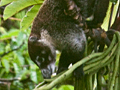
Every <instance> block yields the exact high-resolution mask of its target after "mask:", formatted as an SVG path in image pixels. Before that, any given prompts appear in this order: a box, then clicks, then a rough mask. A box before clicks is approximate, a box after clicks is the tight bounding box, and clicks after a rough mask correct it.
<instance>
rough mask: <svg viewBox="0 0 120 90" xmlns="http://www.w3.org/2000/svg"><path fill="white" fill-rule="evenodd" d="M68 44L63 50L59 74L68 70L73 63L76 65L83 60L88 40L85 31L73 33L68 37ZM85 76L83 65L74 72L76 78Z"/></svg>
mask: <svg viewBox="0 0 120 90" xmlns="http://www.w3.org/2000/svg"><path fill="white" fill-rule="evenodd" d="M66 37H67V38H66V41H67V42H66V44H65V48H63V50H62V53H61V56H60V60H59V65H58V71H57V73H60V72H62V71H64V70H66V69H68V66H69V65H70V64H71V63H72V64H75V63H76V62H78V61H79V60H81V59H82V58H83V54H84V51H85V45H86V38H85V35H84V33H83V31H81V30H79V32H75V33H72V34H70V35H67V36H66ZM83 75H84V72H83V65H82V66H80V67H78V68H77V69H76V70H75V71H74V76H75V77H76V78H80V77H82V76H83Z"/></svg>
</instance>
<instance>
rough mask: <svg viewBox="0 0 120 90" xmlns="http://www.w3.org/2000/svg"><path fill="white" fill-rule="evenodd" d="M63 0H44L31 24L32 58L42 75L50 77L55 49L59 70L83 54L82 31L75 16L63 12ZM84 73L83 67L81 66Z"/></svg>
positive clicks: (30, 43) (83, 36) (29, 46)
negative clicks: (58, 53) (58, 57)
mask: <svg viewBox="0 0 120 90" xmlns="http://www.w3.org/2000/svg"><path fill="white" fill-rule="evenodd" d="M63 3H64V2H62V0H45V1H44V3H43V5H42V6H41V8H40V10H39V13H38V15H37V17H36V18H35V20H34V22H33V26H32V31H31V34H30V37H29V40H28V50H29V54H30V57H31V59H32V60H33V61H34V62H35V63H36V64H37V65H38V66H39V67H40V69H41V70H42V74H43V77H44V78H50V76H51V74H52V72H53V70H54V63H55V50H56V49H58V50H60V51H61V56H60V61H59V67H58V73H59V72H61V71H63V70H65V69H67V68H68V66H69V64H70V63H73V64H74V63H76V62H77V61H79V60H80V59H81V58H82V57H83V53H84V49H85V42H86V38H85V34H84V32H83V30H82V29H81V28H80V27H79V26H78V25H77V24H76V23H75V21H74V19H72V18H71V17H69V16H66V15H65V13H64V8H65V6H64V4H63ZM80 70H81V71H82V72H81V71H80V73H82V74H83V68H80Z"/></svg>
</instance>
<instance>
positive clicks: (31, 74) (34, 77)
mask: <svg viewBox="0 0 120 90" xmlns="http://www.w3.org/2000/svg"><path fill="white" fill-rule="evenodd" d="M30 78H31V80H32V81H33V82H35V83H37V82H38V81H37V73H36V71H33V70H31V72H30Z"/></svg>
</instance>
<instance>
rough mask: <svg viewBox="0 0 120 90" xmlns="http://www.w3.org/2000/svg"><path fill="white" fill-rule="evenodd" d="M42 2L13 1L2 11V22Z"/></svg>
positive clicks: (30, 0)
mask: <svg viewBox="0 0 120 90" xmlns="http://www.w3.org/2000/svg"><path fill="white" fill-rule="evenodd" d="M42 2H43V1H42V0H17V1H13V2H12V3H11V4H9V5H8V6H7V7H6V8H5V11H4V15H3V18H4V20H6V19H8V18H9V17H11V16H13V15H14V14H16V13H17V12H19V11H21V10H22V9H24V8H26V7H28V6H31V5H35V4H40V3H42Z"/></svg>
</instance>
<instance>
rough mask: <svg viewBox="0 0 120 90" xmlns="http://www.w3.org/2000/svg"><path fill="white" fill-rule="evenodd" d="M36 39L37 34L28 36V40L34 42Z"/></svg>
mask: <svg viewBox="0 0 120 90" xmlns="http://www.w3.org/2000/svg"><path fill="white" fill-rule="evenodd" d="M37 39H38V38H37V36H30V37H29V41H30V42H36V41H37Z"/></svg>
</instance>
